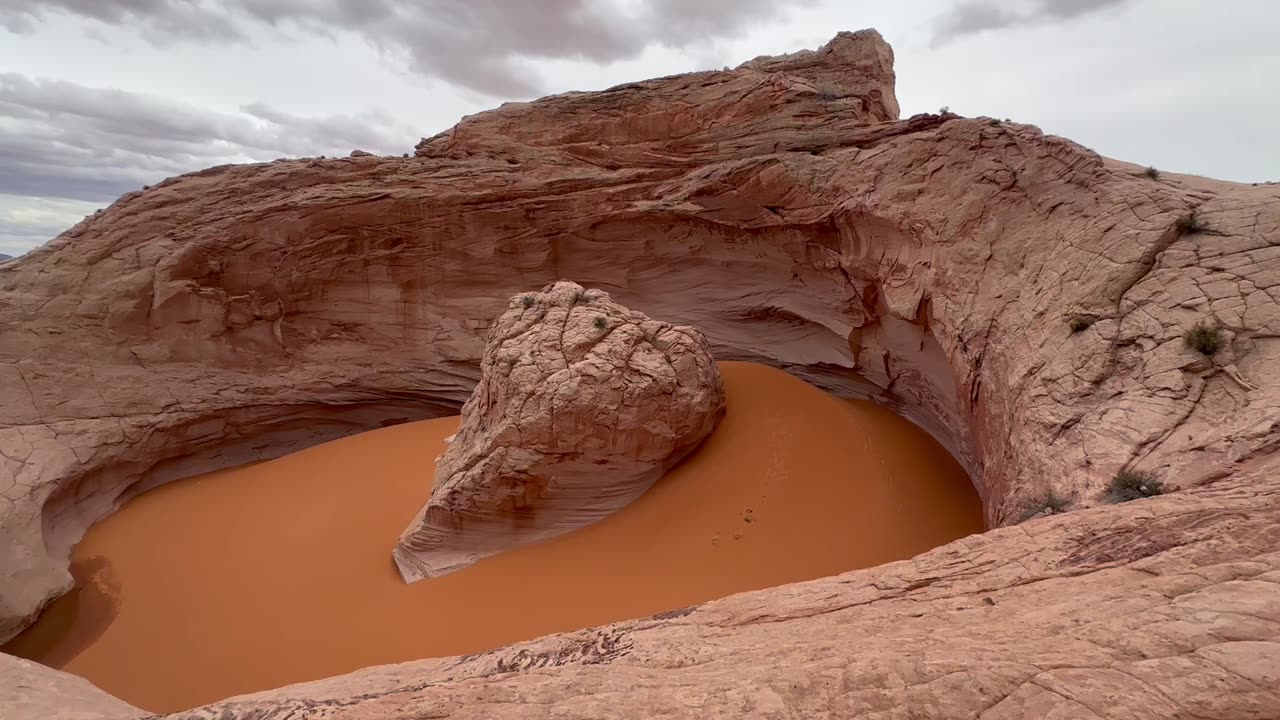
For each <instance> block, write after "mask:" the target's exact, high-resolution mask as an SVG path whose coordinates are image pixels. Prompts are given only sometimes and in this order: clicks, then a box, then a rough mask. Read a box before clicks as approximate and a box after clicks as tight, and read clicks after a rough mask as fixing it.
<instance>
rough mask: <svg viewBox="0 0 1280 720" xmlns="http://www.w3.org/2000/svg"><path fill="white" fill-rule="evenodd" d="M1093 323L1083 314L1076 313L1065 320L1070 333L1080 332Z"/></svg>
mask: <svg viewBox="0 0 1280 720" xmlns="http://www.w3.org/2000/svg"><path fill="white" fill-rule="evenodd" d="M1090 325H1093V321H1092V320H1090V319H1089V318H1087V317H1084V316H1083V315H1076V316H1075V317H1073V318H1071V319H1070V320H1068V321H1067V327H1070V328H1071V334H1072V335H1074V334H1076V333H1082V332H1084V331H1085V330H1088V329H1089V326H1090Z"/></svg>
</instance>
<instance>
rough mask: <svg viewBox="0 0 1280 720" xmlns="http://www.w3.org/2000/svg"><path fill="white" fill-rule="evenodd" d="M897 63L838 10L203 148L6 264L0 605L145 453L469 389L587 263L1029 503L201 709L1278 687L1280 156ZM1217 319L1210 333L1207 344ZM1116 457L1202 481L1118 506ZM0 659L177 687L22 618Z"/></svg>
mask: <svg viewBox="0 0 1280 720" xmlns="http://www.w3.org/2000/svg"><path fill="white" fill-rule="evenodd" d="M972 71H973V72H985V71H986V70H985V69H984V68H981V67H975V68H972ZM894 82H895V77H894V71H893V52H892V50H891V49H890V48H889V46H888V44H887V43H885V42H884V40H883V39H882V38H880V36H879V35H878V34H877V33H875V32H874V31H863V32H858V33H841V34H840V35H839V36H837V37H836V38H835V39H833V40H832V42H830V43H829V44H827V45H826V46H824V47H823V48H820V49H818V50H815V51H802V52H798V53H793V54H791V55H786V56H780V57H773V58H758V59H756V60H753V61H750V62H747V63H744V64H742V65H740V66H739V67H737V68H734V69H732V70H729V71H725V72H705V73H690V74H685V75H678V76H673V77H668V78H660V79H655V80H648V81H642V82H636V83H630V84H627V85H623V86H619V87H616V88H611V89H610V90H608V91H604V92H598V93H567V94H565V95H559V96H553V97H548V98H544V99H542V100H539V101H536V102H530V103H509V104H507V105H504V106H503V107H501V108H498V109H495V110H493V111H490V112H486V113H480V114H477V115H474V116H471V117H468V118H464V119H463V121H462V122H461V123H459V124H458V126H457V127H455V128H453V129H451V130H449V131H447V132H445V133H441V134H439V135H437V136H434V137H431V138H426V139H424V140H423V141H422V142H421V143H420V144H419V146H418V148H417V150H416V153H415V156H414V157H411V158H370V157H354V158H344V159H330V160H322V159H297V160H284V161H278V162H272V163H261V164H255V165H237V166H224V167H218V168H210V169H208V170H205V171H201V172H198V173H193V174H190V175H186V176H182V177H179V178H172V179H170V180H167V181H165V182H163V183H160V184H158V185H155V186H153V187H151V188H150V189H149V190H146V191H144V192H138V193H131V194H129V195H126V196H125V197H123V198H121V199H120V200H119V201H118V202H116V203H115V204H113V205H112V206H111V207H109V208H107V209H105V210H104V211H103V212H101V213H98V214H96V215H94V216H93V217H90V218H87V219H86V220H85V221H84V222H83V223H81V224H79V225H77V226H76V227H74V228H72V229H70V230H68V231H67V232H66V233H63V234H62V235H61V236H60V237H59V238H58V239H56V240H54V241H52V242H50V243H49V244H48V245H46V246H45V247H43V248H40V249H38V250H35V251H33V252H31V253H29V254H27V255H25V256H23V257H22V258H19V259H17V260H14V261H10V262H6V263H4V264H0V380H3V383H2V384H0V449H2V450H3V456H4V459H3V461H2V462H0V637H9V636H12V635H13V634H15V633H17V632H18V631H19V630H21V629H22V628H23V627H25V626H26V625H27V624H29V623H30V622H31V621H32V620H33V619H34V617H35V615H36V613H38V612H39V610H40V609H41V608H43V607H44V606H45V604H46V603H47V602H49V601H50V600H51V599H53V598H54V597H57V596H59V595H61V594H62V593H65V592H66V591H67V590H69V589H70V587H71V584H72V578H71V575H70V573H69V572H68V568H69V560H70V557H71V552H72V548H73V546H74V545H75V544H76V542H77V541H78V540H79V539H80V537H81V536H82V534H83V533H84V531H85V529H86V528H88V527H89V526H91V525H92V524H93V523H95V522H97V521H98V520H100V519H102V518H104V517H106V516H107V515H109V514H110V513H111V512H113V511H114V510H115V509H116V508H118V507H119V506H120V504H121V503H123V502H125V501H127V500H128V499H129V498H130V497H133V496H135V495H137V494H138V493H140V492H142V491H144V490H146V489H148V488H151V487H155V486H158V485H161V484H164V483H167V482H170V481H173V480H176V479H179V478H183V477H188V476H191V475H195V474H198V473H201V472H207V471H209V470H214V469H218V468H226V467H230V466H234V465H239V464H243V463H246V462H250V461H255V460H264V459H268V458H272V457H278V456H280V455H283V454H286V453H288V452H291V451H293V450H296V449H299V448H301V447H305V446H308V445H313V444H316V443H319V442H322V441H324V440H327V439H333V438H335V437H339V436H342V435H347V434H350V433H352V432H355V431H358V430H363V429H369V428H375V427H379V426H380V425H382V424H384V423H387V422H394V421H398V420H402V419H420V418H426V417H437V416H440V415H447V414H451V413H453V412H456V410H457V408H458V407H459V406H460V404H461V403H462V402H463V400H464V399H465V398H466V397H467V395H468V393H469V392H470V391H471V389H472V388H473V387H474V386H475V384H476V382H477V379H478V372H479V359H480V355H481V351H482V347H483V345H482V340H481V338H482V337H483V335H484V333H485V331H486V329H487V328H488V327H489V324H490V323H491V322H492V319H493V318H494V317H496V316H497V314H498V313H499V312H500V311H501V309H502V308H503V307H504V304H505V303H506V301H507V299H508V298H510V297H511V295H512V294H513V293H516V292H519V291H523V290H527V289H529V288H533V287H541V286H543V285H545V284H547V283H549V282H553V281H555V280H557V279H559V278H563V277H572V278H574V279H575V280H577V281H578V282H581V283H583V284H584V285H587V286H591V287H600V288H604V289H606V290H607V291H608V292H610V293H611V294H612V295H613V296H614V297H615V298H617V299H618V300H619V301H620V302H623V303H624V304H626V305H628V306H630V307H634V308H638V309H641V310H642V311H644V312H646V313H648V314H650V315H652V316H654V317H661V318H663V319H665V320H668V321H672V322H676V323H680V324H686V325H690V326H693V327H696V328H698V329H699V330H700V331H701V332H703V333H704V334H705V335H706V336H707V338H708V340H709V341H710V343H711V347H712V350H713V351H714V353H715V354H716V357H717V358H719V359H722V360H723V359H743V360H753V361H757V362H762V363H766V364H770V365H773V366H775V367H778V368H781V369H784V370H786V371H787V372H789V373H791V374H793V375H796V376H798V377H801V378H803V379H806V380H808V381H810V382H812V383H813V384H815V385H818V386H819V387H822V388H825V389H828V390H830V391H832V392H834V393H837V394H839V395H841V396H846V397H862V398H871V399H875V400H876V401H878V402H880V403H882V404H883V405H885V406H887V407H891V408H893V409H895V410H896V411H898V412H899V413H901V414H903V415H905V416H907V417H909V418H911V419H912V420H914V421H915V422H917V423H918V424H919V425H921V426H922V427H924V428H926V429H927V430H928V431H929V432H930V433H931V434H933V435H934V436H935V437H936V438H938V440H939V441H940V442H941V443H942V444H943V445H944V446H945V447H946V448H947V449H948V450H950V451H951V452H952V453H953V454H954V455H955V457H956V458H957V459H958V460H959V461H960V463H961V465H962V466H964V467H965V469H966V470H967V471H968V472H969V474H970V476H971V477H972V478H973V481H974V483H975V485H976V486H977V489H978V492H979V494H980V496H981V498H982V501H983V510H984V513H985V515H986V519H987V521H988V524H989V525H990V526H992V527H996V528H997V529H995V530H992V531H989V532H987V533H984V534H982V535H978V536H973V537H970V538H967V539H965V540H963V541H960V542H958V543H952V544H950V545H947V546H944V547H943V548H939V549H937V550H934V551H931V552H929V553H925V554H924V555H921V556H918V557H916V558H914V559H912V560H911V561H910V562H906V563H897V564H891V565H888V566H882V567H877V568H873V569H868V570H861V571H855V572H851V573H846V574H844V575H841V576H833V577H828V578H824V579H821V580H815V581H811V582H808V583H803V584H799V585H788V586H781V587H778V588H772V589H769V590H763V591H759V592H753V593H748V594H745V595H737V596H733V597H729V598H726V599H723V600H717V601H711V602H708V603H706V604H704V605H702V606H699V607H697V608H691V609H688V610H687V611H686V612H679V613H672V614H667V615H663V616H661V617H655V618H652V619H649V620H642V621H628V622H624V623H621V624H617V625H613V626H609V627H604V628H600V629H596V630H588V631H579V632H574V633H568V634H565V635H560V636H554V637H549V638H544V639H541V640H538V641H533V642H529V643H521V644H517V645H514V646H511V647H508V648H505V649H503V650H500V651H494V652H492V653H487V654H482V655H480V656H464V657H459V658H451V659H441V660H426V661H417V662H413V663H408V664H405V665H400V666H383V667H376V668H369V669H366V670H363V671H359V672H357V673H354V674H351V675H346V676H339V677H334V678H330V679H327V680H324V681H319V682H315V683H307V684H303V685H297V686H290V687H286V688H280V689H277V690H274V691H269V692H266V693H262V694H259V695H255V696H251V697H245V698H237V699H230V700H227V701H225V702H221V703H218V704H215V705H212V706H209V707H208V708H204V709H200V710H197V711H192V712H190V713H183V714H182V715H180V716H179V717H183V718H220V719H222V718H250V717H252V718H255V719H260V718H270V719H272V720H275V719H277V718H289V717H298V716H300V715H319V716H322V717H326V719H327V720H328V719H332V718H343V719H344V720H347V719H349V720H356V719H363V718H374V717H376V718H379V720H382V719H384V718H415V719H416V718H421V717H424V716H437V717H450V718H485V719H486V720H489V719H490V718H506V717H520V718H529V717H533V718H541V717H547V718H551V717H555V718H562V717H574V716H589V717H593V718H606V717H607V718H633V717H637V716H654V715H664V716H669V717H686V718H704V717H716V716H720V717H743V716H748V717H779V716H786V715H788V714H793V715H811V716H822V715H830V716H837V717H876V716H880V717H892V716H903V715H908V714H912V715H923V716H927V717H977V716H981V717H983V718H984V719H987V720H991V719H995V720H1000V719H1002V718H1023V717H1086V718H1091V717H1108V716H1111V717H1133V718H1160V719H1161V720H1165V719H1167V718H1188V719H1191V718H1224V719H1225V718H1239V717H1251V718H1259V717H1261V718H1268V717H1277V716H1280V695H1278V694H1277V692H1276V691H1275V689H1274V688H1276V686H1277V682H1276V677H1275V674H1274V668H1275V667H1277V666H1280V606H1278V604H1277V603H1280V594H1278V593H1276V590H1275V589H1276V586H1277V585H1276V584H1277V573H1278V572H1280V553H1278V548H1280V504H1278V498H1277V493H1278V492H1280V475H1278V471H1280V452H1278V450H1280V374H1278V373H1276V372H1275V371H1274V370H1273V368H1275V367H1276V366H1277V365H1278V364H1280V340H1277V338H1280V296H1278V295H1277V290H1276V288H1277V287H1278V286H1277V279H1276V262H1277V253H1278V252H1280V186H1276V185H1268V184H1261V185H1258V186H1256V187H1251V186H1248V185H1242V184H1238V183H1230V182H1222V181H1218V180H1212V179H1207V178H1200V177H1194V176H1188V175H1181V174H1177V173H1173V172H1162V173H1158V174H1157V175H1156V176H1154V177H1153V176H1152V175H1151V174H1148V173H1147V172H1146V171H1145V168H1143V167H1141V166H1139V165H1135V164H1132V163H1127V162H1123V161H1119V160H1113V159H1110V158H1104V157H1101V156H1100V155H1098V154H1097V153H1095V152H1093V151H1091V150H1089V149H1088V148H1084V147H1081V146H1080V145H1078V144H1076V143H1073V142H1071V141H1070V140H1068V139H1064V138H1060V137H1055V136H1052V135H1046V134H1044V133H1043V132H1041V131H1040V130H1039V129H1038V128H1036V127H1034V126H1031V125H1026V124H1022V123H1018V122H1003V121H999V120H997V119H994V118H985V117H977V118H964V117H959V116H957V115H954V114H949V113H947V114H941V115H933V114H924V115H918V116H915V117H911V118H906V119H900V118H899V117H898V104H897V101H896V98H895V97H894ZM1011 92H1016V88H1013V89H1011ZM1223 131H1226V130H1223V129H1222V128H1218V127H1207V128H1206V132H1223ZM1202 322H1204V323H1210V324H1212V325H1215V326H1217V327H1218V328H1219V331H1220V333H1221V347H1220V348H1219V349H1218V351H1217V352H1214V353H1212V354H1204V353H1200V352H1198V351H1196V350H1194V349H1193V348H1190V347H1188V346H1187V345H1186V344H1185V342H1184V341H1183V334H1184V333H1185V332H1186V331H1187V330H1188V329H1189V328H1191V327H1193V326H1195V325H1196V324H1197V323H1202ZM1121 470H1138V471H1147V472H1151V473H1154V474H1156V476H1158V477H1159V478H1160V480H1161V481H1162V482H1163V483H1164V484H1165V485H1166V487H1168V488H1169V489H1170V490H1172V491H1173V492H1172V493H1171V494H1168V495H1166V496H1162V497H1157V498H1153V499H1148V500H1138V501H1135V502H1131V503H1125V504H1123V505H1107V504H1106V498H1107V492H1106V491H1107V485H1108V483H1109V482H1110V480H1111V479H1112V478H1113V477H1114V476H1115V475H1116V474H1117V473H1118V472H1119V471H1121ZM1051 495H1057V496H1058V497H1060V498H1062V499H1064V500H1065V505H1066V507H1065V509H1067V510H1069V512H1066V513H1065V514H1061V515H1055V516H1052V517H1048V518H1042V519H1034V520H1031V521H1029V522H1026V523H1024V524H1020V525H1019V524H1017V523H1019V522H1021V521H1022V520H1023V519H1024V518H1025V517H1026V516H1027V511H1028V510H1029V509H1035V508H1036V507H1037V506H1038V505H1039V506H1043V501H1044V500H1045V498H1047V497H1049V496H1051ZM1014 525H1016V527H1012V526H1014ZM1002 526H1009V527H1002ZM0 692H3V693H4V694H3V695H0V702H3V703H7V706H6V707H14V708H17V710H16V712H17V713H18V714H19V716H20V717H39V718H47V717H57V716H69V717H77V718H95V719H97V718H123V717H130V716H137V715H141V714H142V713H141V712H139V711H135V710H132V709H130V708H128V707H127V706H124V705H123V704H122V703H121V702H120V701H119V700H116V699H113V698H111V697H110V696H108V695H106V694H104V693H101V692H98V691H95V690H93V689H92V688H91V687H89V686H87V685H86V684H85V683H83V682H79V681H78V680H77V679H76V678H74V677H71V676H68V675H65V674H60V673H57V672H54V671H50V670H42V669H41V668H39V667H38V666H33V665H31V664H30V663H26V662H24V661H20V660H17V659H14V658H11V657H9V656H4V655H0Z"/></svg>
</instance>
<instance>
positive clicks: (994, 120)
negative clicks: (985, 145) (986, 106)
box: [991, 118, 1000, 127]
mask: <svg viewBox="0 0 1280 720" xmlns="http://www.w3.org/2000/svg"><path fill="white" fill-rule="evenodd" d="M991 125H993V126H995V127H1000V119H999V118H991Z"/></svg>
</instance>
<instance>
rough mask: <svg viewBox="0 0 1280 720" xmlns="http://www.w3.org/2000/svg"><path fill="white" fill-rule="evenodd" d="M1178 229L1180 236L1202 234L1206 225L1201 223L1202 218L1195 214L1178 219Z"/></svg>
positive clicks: (1176, 225)
mask: <svg viewBox="0 0 1280 720" xmlns="http://www.w3.org/2000/svg"><path fill="white" fill-rule="evenodd" d="M1174 227H1176V228H1178V234H1179V235H1190V234H1192V233H1198V232H1202V231H1203V230H1204V223H1202V222H1200V218H1199V217H1197V216H1196V214H1195V213H1189V214H1187V215H1183V216H1182V217H1180V218H1178V222H1177V223H1176V224H1175V225H1174Z"/></svg>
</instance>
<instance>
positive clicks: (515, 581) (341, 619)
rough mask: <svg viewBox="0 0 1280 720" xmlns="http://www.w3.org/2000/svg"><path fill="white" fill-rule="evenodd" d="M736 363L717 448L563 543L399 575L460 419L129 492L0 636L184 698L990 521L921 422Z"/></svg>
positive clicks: (465, 643)
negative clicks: (34, 608)
mask: <svg viewBox="0 0 1280 720" xmlns="http://www.w3.org/2000/svg"><path fill="white" fill-rule="evenodd" d="M723 374H724V376H725V380H726V383H727V391H728V400H729V410H728V413H727V415H726V416H725V418H724V420H723V422H722V423H721V425H720V427H719V429H718V430H717V431H716V432H715V434H713V435H712V436H711V438H710V439H709V440H708V441H707V442H706V443H705V444H704V445H703V446H702V448H700V449H699V450H698V451H697V452H696V454H694V455H693V456H692V457H690V458H689V459H688V460H687V461H686V462H685V463H684V464H682V465H680V466H679V467H678V468H677V469H676V470H674V471H673V472H671V473H670V474H669V475H667V476H666V477H665V478H664V479H663V480H660V481H659V483H658V484H657V485H656V486H655V487H653V488H652V489H651V490H650V491H649V492H648V493H647V494H645V495H643V496H642V497H641V498H640V499H639V500H637V501H636V502H634V503H633V504H631V505H630V506H628V507H627V508H626V509H624V510H623V511H621V512H619V513H618V514H616V515H613V516H611V517H609V518H607V519H606V520H604V521H601V522H599V523H597V524H595V525H592V526H590V527H587V528H584V529H582V530H578V531H576V532H574V533H572V534H570V535H566V536H562V537H559V538H556V539H552V540H549V541H546V542H543V543H541V544H538V545H532V546H528V547H523V548H518V549H514V550H509V551H507V552H504V553H502V554H500V555H497V556H494V557H491V558H489V559H487V560H484V561H481V562H480V563H479V564H478V565H476V566H474V567H471V568H468V569H466V570H463V571H459V572H456V573H453V574H450V575H448V576H445V577H440V578H434V579H429V580H425V581H422V582H419V583H415V584H413V585H405V584H404V583H403V582H402V581H401V580H400V578H399V576H398V574H397V572H396V570H395V568H393V567H392V565H391V563H390V562H389V552H388V551H389V548H391V547H392V546H394V544H395V542H396V539H397V537H398V534H399V531H400V530H401V529H402V528H403V527H404V524H405V522H406V520H407V519H408V517H409V516H411V515H412V514H413V513H414V509H415V508H416V507H417V506H418V505H420V504H421V502H422V500H423V498H424V497H425V493H426V491H427V490H428V489H429V488H428V484H429V477H430V476H429V474H426V473H424V472H423V468H425V467H430V463H431V460H432V458H433V457H434V456H435V455H437V454H439V452H440V451H441V450H442V449H443V448H444V439H445V438H446V437H448V436H450V435H452V434H453V433H454V432H455V431H456V430H457V425H458V421H457V419H456V418H441V419H437V420H426V421H422V422H418V423H408V424H403V425H398V426H395V427H389V428H384V429H381V430H374V431H372V432H369V433H365V434H363V435H356V436H353V437H350V438H345V439H343V440H337V441H334V442H331V443H328V444H325V445H321V446H318V447H315V448H311V449H309V450H304V451H302V452H300V453H297V454H295V455H290V456H288V457H285V458H281V459H279V460H274V461H271V462H267V463H262V464H259V465H255V466H251V467H246V468H241V469H237V470H229V471H224V472H222V473H216V474H213V475H206V476H203V477H200V478H193V479H190V480H185V481H182V482H179V483H174V484H171V485H167V486H165V487H163V488H159V489H157V490H153V491H151V492H149V493H147V494H145V495H142V496H140V497H138V498H136V499H134V500H133V501H132V502H130V503H129V504H128V505H126V506H125V507H124V508H122V509H121V510H120V511H119V512H117V513H116V514H115V515H113V516H112V517H110V518H108V519H107V520H106V521H104V522H102V523H100V524H99V525H98V526H96V527H95V528H93V529H92V530H91V531H90V532H89V534H88V535H87V536H86V537H85V540H84V541H83V542H82V543H81V544H80V545H79V546H78V547H77V550H76V561H75V563H74V564H73V569H75V570H76V571H77V573H78V574H83V577H82V580H84V581H85V582H83V583H82V586H83V587H82V588H81V589H80V590H79V591H77V592H76V593H75V594H74V595H72V596H69V597H68V598H64V601H60V603H58V604H55V606H54V608H53V609H52V610H50V611H46V613H45V616H44V617H43V618H42V619H41V621H40V622H38V623H37V624H36V625H35V626H34V627H32V628H31V629H30V630H28V631H27V633H25V634H24V635H22V636H19V638H18V639H17V640H16V641H14V642H12V643H10V644H9V645H8V646H6V647H5V648H4V649H5V651H6V652H11V653H16V654H19V655H22V656H25V657H31V658H35V659H39V660H42V661H45V662H49V663H50V664H52V665H54V666H56V667H60V668H62V669H64V670H66V671H68V672H72V673H76V674H78V675H82V676H84V677H85V678H87V679H89V680H91V681H93V682H94V683H95V684H97V685H98V686H99V687H102V688H103V689H105V690H107V691H108V692H111V693H112V694H114V695H116V696H117V697H119V698H121V699H123V700H125V701H127V702H130V703H132V704H133V705H136V706H138V707H141V708H146V709H148V710H152V711H173V710H182V709H185V708H189V707H194V706H196V705H201V704H204V703H207V702H212V701H214V700H218V699H221V698H224V697H229V696H232V695H238V694H241V693H246V692H251V691H256V690H265V689H269V688H273V687H278V686H281V685H285V684H288V683H293V682H300V681H306V680H317V679H320V678H323V677H327V676H330V675H336V674H340V673H344V672H350V671H352V670H357V669H359V668H362V667H367V666H370V665H380V664H385V663H392V662H403V661H406V660H416V659H419V658H423V657H441V656H449V655H462V654H468V653H480V652H484V651H488V650H492V649H494V648H498V647H501V646H502V645H506V644H509V643H511V642H515V641H518V640H526V639H530V638H534V637H538V636H541V635H546V634H550V633H555V632H564V631H568V630H576V629H578V628H583V627H590V626H594V625H600V624H604V623H608V622H613V621H616V620H623V619H627V618H634V617H644V616H649V615H653V614H655V613H661V612H663V611H668V610H674V609H678V608H683V607H686V606H688V605H692V604H696V603H700V602H703V601H706V600H710V599H713V598H717V597H722V596H724V595H728V594H731V593H734V592H739V591H743V590H754V589H759V588H765V587H771V586H774V585H779V584H783V583H788V582H794V581H797V580H807V579H811V578H816V577H822V576H825V575H830V574H833V573H839V572H843V571H845V570H848V569H851V568H857V567H869V566H872V565H879V564H881V563H884V562H889V561H893V560H898V559H902V558H907V557H911V556H913V555H916V554H918V553H920V552H923V551H925V550H928V549H930V548H932V547H935V546H937V545H940V544H943V543H946V542H949V541H951V540H954V539H956V538H959V537H962V536H965V535H968V534H971V533H974V532H980V531H981V530H982V520H981V517H982V511H981V505H980V503H979V501H978V497H977V493H976V492H974V490H973V486H972V485H971V484H970V482H969V480H968V478H967V477H966V476H965V474H964V471H963V470H961V469H960V467H959V465H957V464H956V462H955V461H954V460H953V459H952V458H951V457H950V456H949V455H948V454H947V453H946V451H945V450H943V449H942V448H941V447H940V446H938V444H937V443H936V442H935V441H934V440H933V439H932V438H930V437H929V436H928V435H927V434H926V433H924V432H923V431H921V430H919V429H918V428H915V427H913V426H912V425H911V424H910V423H908V422H906V421H905V420H903V419H901V418H898V417H895V416H894V415H893V414H891V413H889V412H888V411H886V410H883V409H881V408H878V407H876V406H874V405H872V404H870V403H866V402H859V403H857V404H853V405H850V404H848V403H846V402H845V401H842V400H838V399H836V398H832V397H830V396H829V395H827V394H826V393H823V392H822V391H820V390H817V389H815V388H813V387H810V386H808V385H806V384H805V383H804V382H802V381H800V380H797V379H795V378H793V377H791V376H789V375H787V374H785V373H782V372H780V371H778V370H775V369H773V368H769V367H765V366H761V365H754V364H749V363H733V362H730V363H725V364H724V366H723ZM424 481H425V482H424ZM73 603H74V604H75V605H78V606H79V607H67V606H69V605H72V604H73ZM86 612H87V614H82V613H86Z"/></svg>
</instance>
